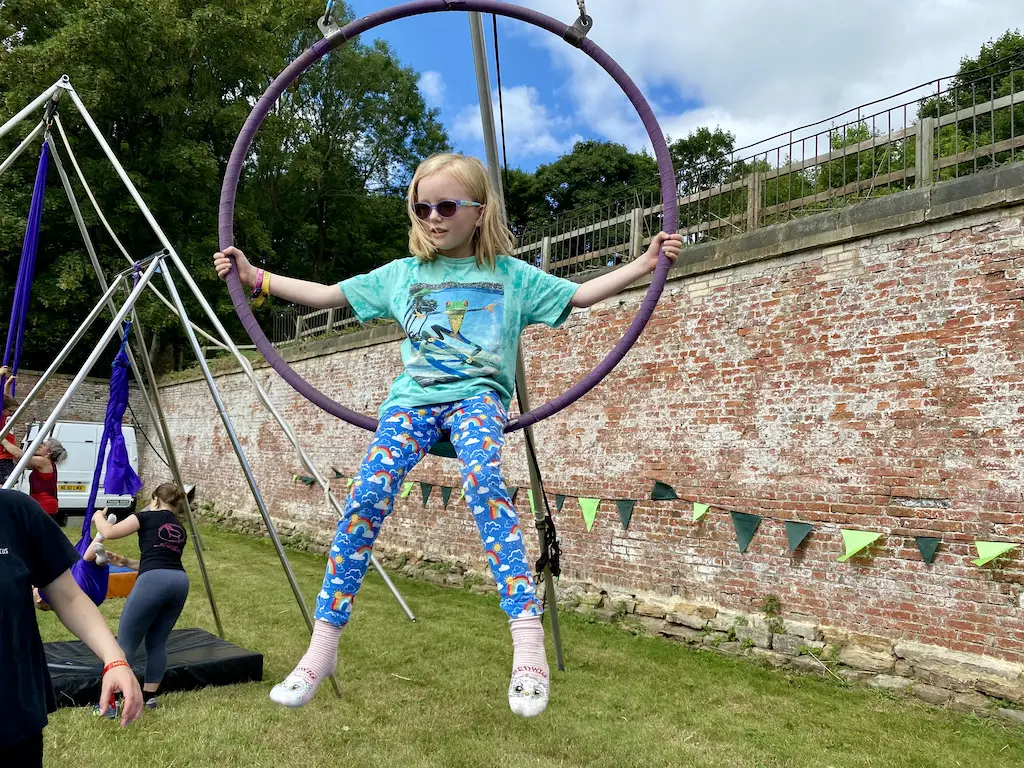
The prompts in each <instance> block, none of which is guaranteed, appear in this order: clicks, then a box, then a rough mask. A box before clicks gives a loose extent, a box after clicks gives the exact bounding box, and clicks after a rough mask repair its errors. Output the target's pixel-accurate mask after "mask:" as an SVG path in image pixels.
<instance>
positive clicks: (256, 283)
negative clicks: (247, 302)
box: [249, 269, 263, 299]
mask: <svg viewBox="0 0 1024 768" xmlns="http://www.w3.org/2000/svg"><path fill="white" fill-rule="evenodd" d="M262 287H263V270H262V269H257V270H256V278H255V279H254V280H253V281H252V293H251V294H250V295H249V296H250V298H253V299H255V298H256V297H257V296H259V295H260V289H261V288H262Z"/></svg>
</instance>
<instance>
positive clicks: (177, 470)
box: [132, 264, 224, 638]
mask: <svg viewBox="0 0 1024 768" xmlns="http://www.w3.org/2000/svg"><path fill="white" fill-rule="evenodd" d="M161 271H162V272H163V275H164V279H165V280H169V279H170V276H169V274H168V272H167V265H166V264H164V265H163V269H162V270H161ZM138 319H139V318H138V315H137V313H136V312H135V311H134V310H132V323H133V324H134V323H136V322H138ZM135 340H136V342H137V343H138V345H139V355H140V356H141V357H142V362H143V365H145V367H146V379H147V380H148V381H149V386H150V387H151V388H152V390H153V399H154V401H155V408H154V410H155V411H156V418H157V419H159V421H160V429H161V430H162V431H163V434H165V435H167V436H168V440H167V441H166V442H165V443H164V445H163V448H164V451H165V454H164V455H165V456H166V457H167V464H168V466H170V468H171V474H172V475H173V476H174V482H175V484H176V485H177V486H178V488H180V489H181V492H182V494H183V495H184V497H185V513H186V514H187V515H188V525H189V528H191V530H192V543H193V545H194V546H193V549H195V552H196V559H197V560H198V561H199V572H200V573H201V574H202V575H203V586H204V587H206V596H207V598H208V599H209V601H210V610H211V611H212V612H213V621H214V624H216V625H217V634H218V635H219V636H220V637H222V638H223V637H224V626H223V625H222V624H221V621H220V612H219V611H218V610H217V603H216V601H215V600H214V599H213V587H212V586H211V584H210V576H209V574H208V573H207V572H206V560H205V558H204V557H203V544H202V539H201V538H200V537H199V526H198V525H196V520H195V516H194V515H193V514H192V505H191V503H189V500H188V493H187V492H186V490H185V481H184V480H182V476H181V466H180V465H179V464H178V456H177V454H176V453H175V452H174V444H173V443H172V442H171V440H170V439H169V438H170V434H171V431H170V429H168V427H167V419H166V417H165V415H164V409H163V405H162V404H161V402H160V390H159V389H157V386H156V376H155V375H154V373H153V369H152V367H150V362H149V355H147V354H146V342H145V340H144V339H143V338H142V331H141V329H137V332H136V334H135ZM132 365H133V366H134V365H135V363H134V362H133V363H132ZM136 375H138V370H137V369H136Z"/></svg>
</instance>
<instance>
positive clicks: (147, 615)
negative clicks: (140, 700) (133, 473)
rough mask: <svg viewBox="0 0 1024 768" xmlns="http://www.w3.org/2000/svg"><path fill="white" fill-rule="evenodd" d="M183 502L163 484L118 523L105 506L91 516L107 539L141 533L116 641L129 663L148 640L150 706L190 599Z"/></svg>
mask: <svg viewBox="0 0 1024 768" xmlns="http://www.w3.org/2000/svg"><path fill="white" fill-rule="evenodd" d="M184 501H185V495H184V494H183V493H182V492H181V490H179V489H178V487H177V486H176V485H174V483H164V484H163V485H160V486H158V487H157V489H156V490H155V491H153V500H152V501H151V502H150V504H149V507H147V508H146V509H144V510H142V511H141V512H136V513H135V514H133V515H129V516H128V517H126V518H125V519H124V520H122V521H121V522H119V523H114V524H113V525H111V524H110V523H108V522H107V510H106V509H104V510H102V511H99V512H97V513H96V514H95V515H94V516H93V522H95V523H96V528H97V529H98V530H99V532H100V533H102V534H103V537H104V539H106V540H108V541H109V540H111V539H120V538H123V537H124V536H130V535H131V534H133V533H135V532H136V531H138V534H139V552H140V555H139V576H138V578H137V579H136V580H135V586H134V587H132V591H131V593H130V594H129V595H128V599H127V600H126V601H125V604H124V610H123V611H121V622H120V624H119V625H118V628H117V640H118V642H119V643H120V644H121V648H122V650H124V654H125V658H126V659H128V661H129V663H132V662H134V659H135V652H136V651H137V650H138V649H139V645H140V644H141V643H142V641H143V640H145V641H146V671H145V682H144V684H143V686H142V691H143V693H144V694H145V695H146V706H147V707H156V692H157V690H158V689H159V688H160V681H161V680H163V676H164V671H165V670H166V669H167V638H168V636H170V634H171V630H172V629H173V628H174V624H175V622H176V621H177V620H178V617H179V616H180V615H181V611H182V609H183V608H184V607H185V599H186V598H187V597H188V576H187V575H186V574H185V568H184V567H183V566H182V564H181V554H182V552H183V551H184V549H185V543H186V541H187V539H188V534H187V533H186V532H185V526H183V525H182V524H181V521H180V519H179V515H180V514H181V513H182V512H183V511H184V510H183V506H182V505H183V502H184Z"/></svg>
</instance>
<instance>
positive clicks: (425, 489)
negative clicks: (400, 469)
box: [420, 480, 434, 507]
mask: <svg viewBox="0 0 1024 768" xmlns="http://www.w3.org/2000/svg"><path fill="white" fill-rule="evenodd" d="M432 490H434V486H432V485H431V484H430V483H424V482H423V481H422V480H421V481H420V493H422V494H423V506H424V507H425V506H427V502H428V501H430V492H431V491H432Z"/></svg>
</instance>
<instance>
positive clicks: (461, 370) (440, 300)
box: [402, 283, 505, 387]
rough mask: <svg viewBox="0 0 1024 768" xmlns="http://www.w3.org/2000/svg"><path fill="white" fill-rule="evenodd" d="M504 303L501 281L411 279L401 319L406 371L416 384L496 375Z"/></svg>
mask: <svg viewBox="0 0 1024 768" xmlns="http://www.w3.org/2000/svg"><path fill="white" fill-rule="evenodd" d="M504 307H505V289H504V286H503V285H502V284H501V283H440V284H437V285H429V284H426V283H413V284H412V285H411V286H409V303H408V305H407V306H406V310H405V322H404V323H403V324H402V325H403V326H404V327H405V333H406V335H407V336H408V337H409V341H410V342H411V343H412V352H413V354H412V357H411V358H410V359H409V360H407V361H406V364H405V369H406V371H407V372H408V373H409V375H410V376H412V378H413V379H414V380H415V381H416V383H417V384H419V385H420V386H421V387H429V386H430V385H432V384H446V383H448V382H452V381H460V380H462V379H469V378H473V377H474V376H493V375H495V374H496V373H498V371H499V369H500V366H501V337H502V329H503V327H504Z"/></svg>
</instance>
